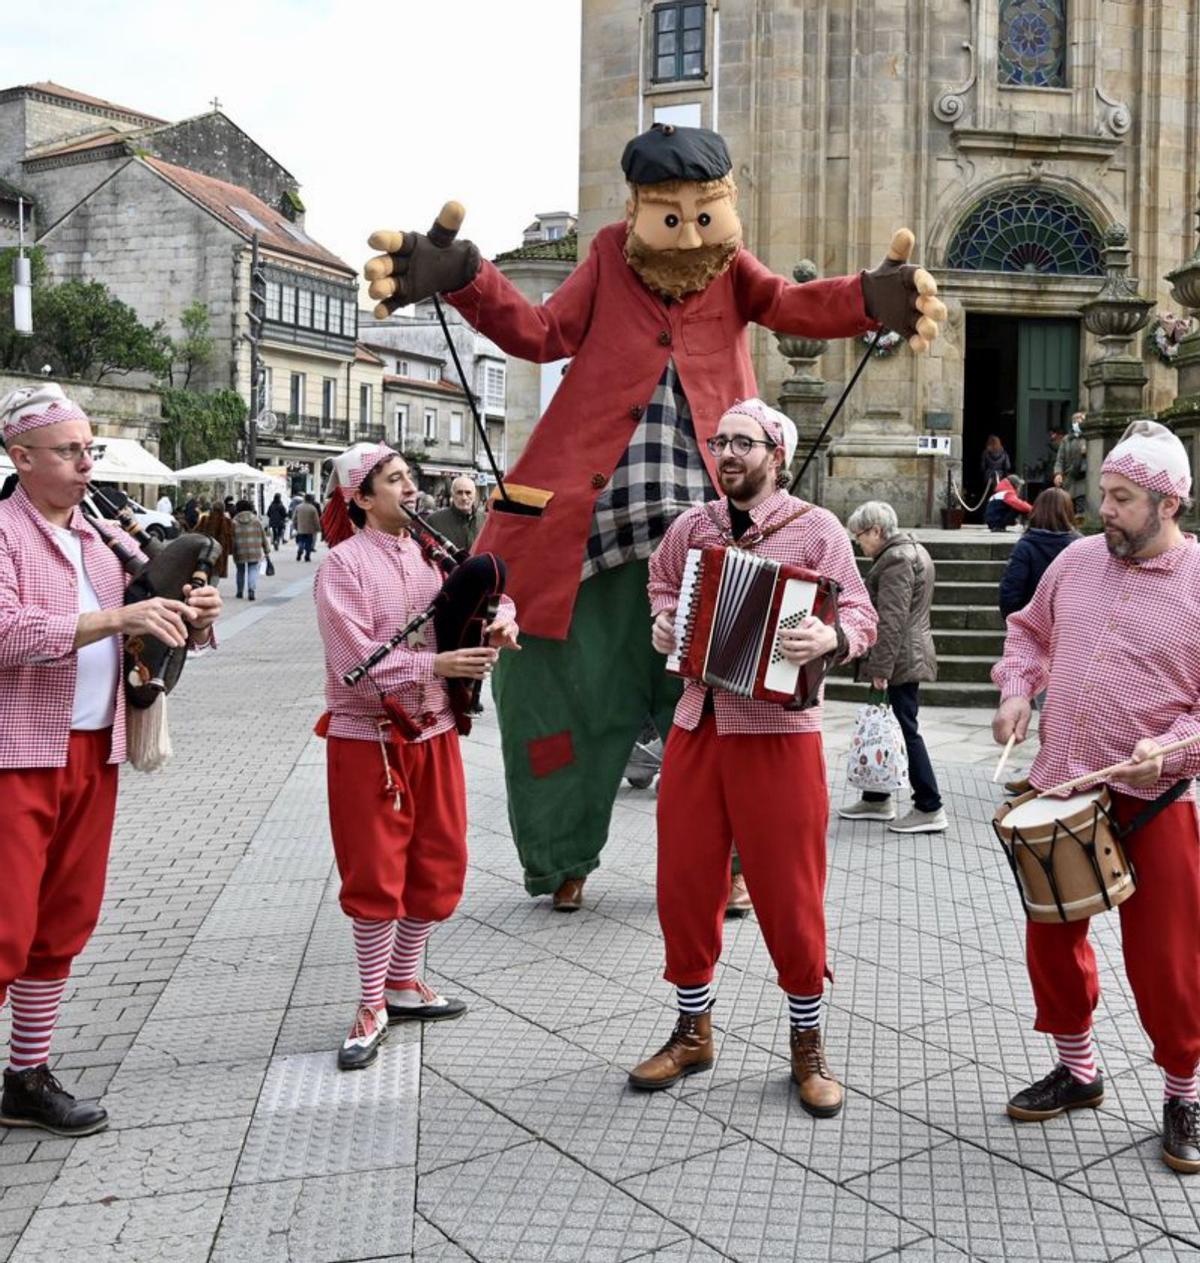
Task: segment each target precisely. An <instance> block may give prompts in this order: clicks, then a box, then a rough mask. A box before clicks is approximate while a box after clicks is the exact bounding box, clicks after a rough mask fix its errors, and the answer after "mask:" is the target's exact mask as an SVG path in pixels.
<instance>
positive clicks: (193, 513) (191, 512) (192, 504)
mask: <svg viewBox="0 0 1200 1263" xmlns="http://www.w3.org/2000/svg"><path fill="white" fill-rule="evenodd" d="M199 521H200V504H199V501H198V500H197V499H196V497H195V496H189V497H188V499H187V501H186V503H185V504H184V506H183V525H184V528H185V529H186V530H189V531H194V530H195V529H196V525H197V523H198V522H199Z"/></svg>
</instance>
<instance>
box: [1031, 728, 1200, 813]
mask: <svg viewBox="0 0 1200 1263" xmlns="http://www.w3.org/2000/svg"><path fill="white" fill-rule="evenodd" d="M1197 741H1200V732H1194V733H1192V735H1191V736H1190V737H1184V738H1183V740H1182V741H1172V742H1171V744H1170V745H1166V746H1163V748H1162V749H1161V750H1159V752H1158V754H1156V755H1155V756H1154V757H1155V758H1158V755H1162V754H1174V753H1175V751H1176V750H1184V749H1186V748H1187V747H1188V746H1194V745H1195V744H1196V742H1197ZM1128 766H1129V760H1128V759H1122V760H1121V762H1120V763H1110V764H1109V765H1108V767H1102V768H1101V769H1100V770H1099V771H1098V772H1089V773H1088V774H1087V775H1086V776H1077V777H1075V779H1074V780H1070V781H1063V782H1062V784H1061V785H1051V786H1050V788H1049V789H1043V790H1042V791H1041V792H1040V793H1039V794H1037V795H1036V797H1038V798H1048V797H1049V796H1050V795H1051V794H1056V795H1057V794H1067V793H1070V791H1071V790H1073V789H1078V788H1079V787H1080V786H1081V785H1090V784H1091V783H1092V782H1093V781H1102V780H1103V779H1104V778H1105V777H1106V776H1111V775H1112V774H1113V772H1118V771H1120V770H1121V768H1123V767H1128Z"/></svg>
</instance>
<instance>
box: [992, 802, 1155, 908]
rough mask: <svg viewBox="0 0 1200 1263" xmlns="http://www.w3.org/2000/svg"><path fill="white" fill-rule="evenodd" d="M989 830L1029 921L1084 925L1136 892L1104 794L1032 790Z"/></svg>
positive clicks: (1005, 806)
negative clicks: (1048, 794)
mask: <svg viewBox="0 0 1200 1263" xmlns="http://www.w3.org/2000/svg"><path fill="white" fill-rule="evenodd" d="M992 828H993V829H995V831H996V836H997V837H998V838H999V839H1000V845H1001V846H1002V847H1003V848H1004V853H1005V855H1007V856H1008V862H1009V864H1010V865H1011V867H1012V870H1013V875H1014V876H1015V877H1016V879H1017V889H1018V890H1019V891H1020V893H1021V901H1022V902H1023V903H1024V905H1025V913H1026V915H1027V916H1028V917H1029V919H1030V920H1031V921H1082V920H1083V919H1084V918H1085V917H1090V916H1092V915H1094V914H1095V913H1097V912H1107V911H1108V910H1109V909H1110V908H1115V907H1116V906H1117V905H1118V904H1119V903H1123V902H1124V901H1125V900H1126V899H1128V898H1129V896H1130V895H1131V894H1133V892H1134V890H1135V889H1136V888H1137V878H1136V875H1135V874H1134V871H1133V866H1132V865H1131V864H1130V863H1129V861H1128V859H1126V857H1125V851H1124V848H1123V847H1122V846H1121V842H1120V831H1119V829H1118V826H1117V823H1116V819H1115V817H1114V815H1113V810H1112V801H1111V799H1110V798H1109V794H1108V790H1107V789H1105V788H1103V787H1101V788H1099V789H1091V790H1087V791H1085V792H1084V793H1081V794H1073V795H1072V796H1071V797H1070V798H1039V797H1038V796H1037V790H1030V791H1029V792H1028V793H1027V794H1022V795H1021V797H1020V798H1017V799H1014V800H1013V801H1012V802H1010V803H1004V804H1003V806H1001V807H1000V808H999V809H998V810H997V811H996V815H995V818H994V820H993V821H992Z"/></svg>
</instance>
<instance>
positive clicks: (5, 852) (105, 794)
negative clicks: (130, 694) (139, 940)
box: [0, 728, 117, 1000]
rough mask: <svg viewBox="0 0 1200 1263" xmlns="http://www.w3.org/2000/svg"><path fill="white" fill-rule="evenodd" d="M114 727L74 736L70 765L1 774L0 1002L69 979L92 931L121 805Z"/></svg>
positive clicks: (72, 738) (71, 744)
mask: <svg viewBox="0 0 1200 1263" xmlns="http://www.w3.org/2000/svg"><path fill="white" fill-rule="evenodd" d="M111 749H112V731H111V729H108V728H105V729H103V730H102V731H99V732H72V733H71V738H70V746H69V748H68V752H67V765H66V767H55V768H6V769H4V770H0V804H3V808H2V810H3V813H4V827H3V830H0V859H2V860H3V878H2V879H0V1000H3V998H4V995H5V993H6V991H7V989H8V985H9V983H10V982H12V981H13V979H14V978H44V979H49V978H65V977H67V975H68V974H69V973H70V972H71V962H72V960H74V959H75V957H76V956H78V955H79V953H80V952H81V951H83V948H84V945H85V944H86V943H87V941H88V939H89V938H90V937H91V933H92V931H93V930H94V929H95V928H96V921H97V919H98V918H99V916H100V904H101V902H102V900H103V898H104V877H105V873H106V872H107V869H108V849H109V844H110V843H111V841H112V830H113V816H114V815H115V813H116V808H117V767H116V764H110V763H108V761H107V760H108V756H109V753H110V751H111Z"/></svg>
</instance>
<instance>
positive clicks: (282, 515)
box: [267, 491, 288, 549]
mask: <svg viewBox="0 0 1200 1263" xmlns="http://www.w3.org/2000/svg"><path fill="white" fill-rule="evenodd" d="M287 521H288V511H287V505H285V504H284V502H283V496H282V495H281V494H280V493H279V492H278V491H277V492H276V493H275V496H274V499H272V501H271V503H270V504H269V505H268V506H267V525H268V526H269V527H270V528H271V543H272V544H273V545H274V547H275V548H276V549H278V548H279V546H280V545H281V544H282V543H283V532H284V531H285V530H286V529H287Z"/></svg>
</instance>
